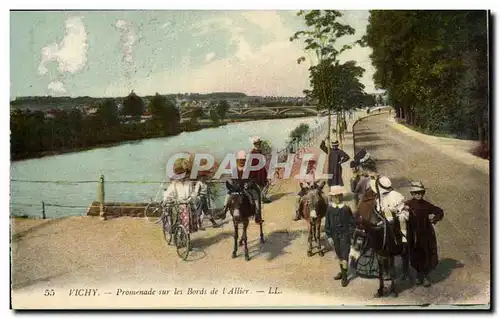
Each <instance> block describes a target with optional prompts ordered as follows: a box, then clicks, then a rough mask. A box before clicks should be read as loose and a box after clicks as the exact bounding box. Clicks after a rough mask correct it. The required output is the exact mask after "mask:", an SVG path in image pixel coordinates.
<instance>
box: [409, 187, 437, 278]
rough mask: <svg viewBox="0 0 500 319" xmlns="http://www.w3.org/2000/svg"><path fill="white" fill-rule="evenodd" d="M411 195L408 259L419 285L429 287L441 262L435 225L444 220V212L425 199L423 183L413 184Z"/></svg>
mask: <svg viewBox="0 0 500 319" xmlns="http://www.w3.org/2000/svg"><path fill="white" fill-rule="evenodd" d="M410 194H411V195H412V197H413V198H412V199H410V200H409V201H407V202H406V203H405V204H406V206H408V207H409V208H410V209H409V210H410V219H409V223H408V237H409V238H408V253H409V254H407V255H408V256H407V258H409V259H410V262H411V266H412V267H413V268H414V269H415V270H416V271H417V285H422V284H423V285H424V286H425V287H429V286H431V282H430V280H429V277H428V275H429V273H430V272H431V271H432V270H433V269H434V268H436V266H437V265H438V262H439V259H438V251H437V239H436V233H435V231H434V226H433V225H434V224H436V223H437V222H438V221H440V220H441V219H443V217H444V212H443V210H442V209H441V208H439V207H437V206H434V205H433V204H431V203H429V202H428V201H426V200H424V199H423V197H424V195H425V187H424V185H423V184H422V183H421V182H413V183H412V184H411V188H410ZM406 263H407V261H406Z"/></svg>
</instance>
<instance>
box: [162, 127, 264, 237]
mask: <svg viewBox="0 0 500 319" xmlns="http://www.w3.org/2000/svg"><path fill="white" fill-rule="evenodd" d="M252 145H253V148H252V149H251V150H250V154H262V140H261V139H260V137H258V136H256V137H253V138H252ZM246 158H247V153H246V152H245V151H239V152H238V153H237V154H236V167H237V174H238V176H237V177H236V178H233V179H231V183H232V184H238V185H240V186H241V189H242V191H243V192H244V193H245V194H246V195H247V196H248V198H249V200H250V203H251V204H253V205H254V209H255V222H256V223H258V224H260V223H262V222H263V220H262V207H261V206H262V202H263V198H262V190H263V188H264V187H265V186H266V185H267V183H268V179H267V170H266V168H265V167H263V168H262V169H260V170H258V171H251V172H249V176H248V178H244V176H243V173H244V168H245V164H246ZM255 161H258V159H254V160H253V163H252V165H257V164H258V163H256V162H255ZM191 166H192V163H191V162H190V160H188V159H186V158H179V159H177V160H176V161H175V162H174V165H173V171H174V174H176V175H182V174H184V177H183V178H180V179H175V180H173V181H172V183H170V184H169V186H168V187H167V188H165V189H164V193H163V203H164V204H165V206H166V207H167V208H169V209H171V206H172V205H171V204H172V203H175V202H176V201H184V200H187V199H191V201H190V203H191V204H192V206H191V207H192V210H193V211H194V212H196V218H197V220H198V229H200V230H204V227H203V223H202V221H203V219H204V216H206V215H207V216H209V219H210V221H211V223H212V225H213V226H214V227H217V226H218V224H217V223H216V221H215V219H214V217H213V216H211V212H210V209H209V204H208V201H209V194H208V185H207V181H208V180H209V179H210V178H211V177H212V174H213V171H211V170H208V171H200V172H199V173H198V179H197V180H196V181H195V182H193V181H191V180H190V179H189V175H190V173H191V169H192V167H191ZM228 200H229V194H227V195H226V198H225V201H224V212H225V213H226V214H227V209H228V208H227V204H228ZM264 200H265V199H264Z"/></svg>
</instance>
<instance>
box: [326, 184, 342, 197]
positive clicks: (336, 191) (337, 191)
mask: <svg viewBox="0 0 500 319" xmlns="http://www.w3.org/2000/svg"><path fill="white" fill-rule="evenodd" d="M328 194H330V195H341V194H345V189H344V187H342V186H340V185H334V186H331V187H330V193H328Z"/></svg>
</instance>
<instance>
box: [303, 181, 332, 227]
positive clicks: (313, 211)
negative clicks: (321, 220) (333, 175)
mask: <svg viewBox="0 0 500 319" xmlns="http://www.w3.org/2000/svg"><path fill="white" fill-rule="evenodd" d="M310 187H311V188H310V189H309V191H308V192H307V194H306V196H307V203H308V205H309V211H310V216H311V219H315V218H317V217H318V216H321V217H322V216H325V214H326V208H327V203H326V199H325V197H324V196H323V187H325V181H321V182H319V183H316V182H314V183H312V184H311V185H310Z"/></svg>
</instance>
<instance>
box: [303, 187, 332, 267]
mask: <svg viewBox="0 0 500 319" xmlns="http://www.w3.org/2000/svg"><path fill="white" fill-rule="evenodd" d="M324 186H325V181H321V182H320V183H319V184H318V183H316V182H313V183H311V184H309V186H308V187H307V188H305V189H304V190H305V191H307V193H306V194H305V195H304V196H303V197H302V203H301V212H302V216H303V217H304V219H305V220H306V221H307V227H308V233H309V236H308V242H309V248H308V249H307V256H309V257H311V256H312V255H313V241H314V242H315V243H316V247H317V248H318V249H319V255H320V256H321V257H323V256H324V254H325V252H324V251H323V248H322V247H321V220H322V219H323V218H324V217H325V215H326V209H327V200H326V199H325V197H324V195H323V187H324ZM301 187H302V186H301Z"/></svg>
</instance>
